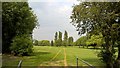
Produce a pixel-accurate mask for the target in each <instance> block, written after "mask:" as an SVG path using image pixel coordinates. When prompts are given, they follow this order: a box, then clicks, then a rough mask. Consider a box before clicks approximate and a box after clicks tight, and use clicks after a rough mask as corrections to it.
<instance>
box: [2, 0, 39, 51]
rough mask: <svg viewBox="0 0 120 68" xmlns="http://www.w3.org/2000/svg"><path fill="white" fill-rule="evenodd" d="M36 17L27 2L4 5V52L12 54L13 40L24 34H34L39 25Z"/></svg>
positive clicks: (6, 3)
mask: <svg viewBox="0 0 120 68" xmlns="http://www.w3.org/2000/svg"><path fill="white" fill-rule="evenodd" d="M37 24H38V23H37V18H36V15H35V14H33V11H32V9H31V8H30V7H29V5H28V3H27V2H3V3H2V26H3V28H2V35H3V36H2V47H3V48H2V52H3V53H5V52H10V48H9V47H10V46H11V45H10V44H11V42H12V39H13V38H14V37H16V36H18V35H22V34H32V31H33V29H34V28H35V27H36V25H37Z"/></svg>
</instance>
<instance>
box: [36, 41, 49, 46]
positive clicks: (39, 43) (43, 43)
mask: <svg viewBox="0 0 120 68" xmlns="http://www.w3.org/2000/svg"><path fill="white" fill-rule="evenodd" d="M38 46H50V41H49V40H42V41H38Z"/></svg>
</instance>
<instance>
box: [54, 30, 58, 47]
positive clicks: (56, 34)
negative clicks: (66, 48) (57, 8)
mask: <svg viewBox="0 0 120 68" xmlns="http://www.w3.org/2000/svg"><path fill="white" fill-rule="evenodd" d="M57 40H58V33H57V32H56V33H55V46H57Z"/></svg>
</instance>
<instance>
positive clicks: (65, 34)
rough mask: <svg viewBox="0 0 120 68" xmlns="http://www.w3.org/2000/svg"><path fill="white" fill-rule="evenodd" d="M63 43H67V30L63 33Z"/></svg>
mask: <svg viewBox="0 0 120 68" xmlns="http://www.w3.org/2000/svg"><path fill="white" fill-rule="evenodd" d="M63 45H64V46H67V45H68V33H67V31H65V33H64V42H63Z"/></svg>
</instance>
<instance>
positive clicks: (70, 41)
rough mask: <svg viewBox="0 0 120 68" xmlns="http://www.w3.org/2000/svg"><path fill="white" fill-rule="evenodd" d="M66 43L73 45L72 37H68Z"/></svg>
mask: <svg viewBox="0 0 120 68" xmlns="http://www.w3.org/2000/svg"><path fill="white" fill-rule="evenodd" d="M68 45H69V46H73V37H69V38H68Z"/></svg>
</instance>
